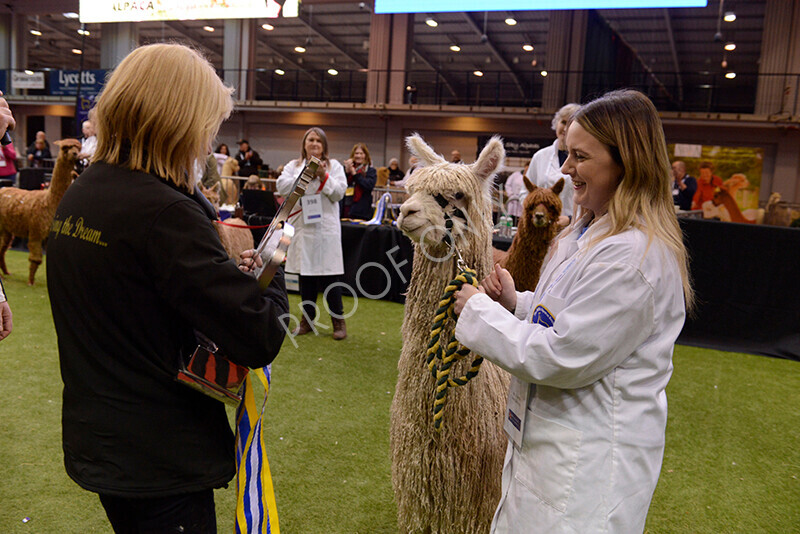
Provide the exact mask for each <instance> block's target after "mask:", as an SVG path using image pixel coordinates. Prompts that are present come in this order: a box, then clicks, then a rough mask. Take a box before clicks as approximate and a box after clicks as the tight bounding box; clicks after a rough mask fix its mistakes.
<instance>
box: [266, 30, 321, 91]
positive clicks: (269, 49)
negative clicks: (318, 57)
mask: <svg viewBox="0 0 800 534" xmlns="http://www.w3.org/2000/svg"><path fill="white" fill-rule="evenodd" d="M258 44H261V46H263V47H264V48H266V49H267V52H269V53H270V54H273V55H275V56H277V57H279V58H281V59H282V60H283V61H284V62H285V63H287V64H288V65H290V66H291V67H292V68H293V69H294V70H299V71H301V72H303V73H304V74H306V75H307V76H308V77H309V78H311V79H312V80H313V81H315V82H317V83H319V80H317V78H316V77H315V76H314V75H313V74H312V73H311V71H309V70H308V69H306V68H305V67H303V66H302V65H300V64H299V63H297V62H295V61H294V60H293V59H292V58H290V57H289V56H287V55H285V54H283V53H281V52H279V51H278V50H276V49H275V48H273V47H271V46H270V45H268V44H267V43H266V42H265V41H264V39H263V38H261V37H256V45H258Z"/></svg>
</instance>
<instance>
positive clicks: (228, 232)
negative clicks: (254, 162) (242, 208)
mask: <svg viewBox="0 0 800 534" xmlns="http://www.w3.org/2000/svg"><path fill="white" fill-rule="evenodd" d="M231 159H232V158H231ZM198 187H199V188H200V192H201V193H203V195H205V197H206V198H207V199H208V201H209V202H211V205H212V206H214V209H216V210H217V213H219V183H216V184H214V185H213V187H211V188H209V189H206V188H205V187H203V186H202V184H198ZM230 225H236V226H230ZM237 226H247V223H246V222H245V221H243V220H242V219H237V218H235V217H231V218H229V219H225V222H224V223H223V222H221V221H219V220H217V221H214V229H216V231H217V234H218V235H219V240H220V241H221V242H222V246H223V247H225V252H227V253H228V256H230V257H231V258H233V260H234V261H235V262H236V263H237V264H238V263H239V260H241V254H242V252H244V251H245V250H250V249H252V248H253V243H254V241H253V232H251V231H250V229H249V228H237Z"/></svg>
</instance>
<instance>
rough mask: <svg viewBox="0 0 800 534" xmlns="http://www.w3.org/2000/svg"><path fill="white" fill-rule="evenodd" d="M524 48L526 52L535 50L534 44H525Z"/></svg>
mask: <svg viewBox="0 0 800 534" xmlns="http://www.w3.org/2000/svg"><path fill="white" fill-rule="evenodd" d="M522 49H523V50H525V51H526V52H533V45H530V44H524V45H522Z"/></svg>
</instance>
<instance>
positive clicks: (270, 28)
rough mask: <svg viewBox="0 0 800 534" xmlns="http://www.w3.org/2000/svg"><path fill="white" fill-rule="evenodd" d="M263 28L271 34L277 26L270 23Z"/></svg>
mask: <svg viewBox="0 0 800 534" xmlns="http://www.w3.org/2000/svg"><path fill="white" fill-rule="evenodd" d="M261 27H262V28H264V29H265V30H267V31H268V32H271V31H272V30H274V29H275V26H273V25H272V24H269V23H267V24H262V25H261Z"/></svg>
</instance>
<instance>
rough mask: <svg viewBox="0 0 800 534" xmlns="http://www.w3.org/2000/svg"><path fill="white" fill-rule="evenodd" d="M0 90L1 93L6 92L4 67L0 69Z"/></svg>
mask: <svg viewBox="0 0 800 534" xmlns="http://www.w3.org/2000/svg"><path fill="white" fill-rule="evenodd" d="M0 91H3V93H7V92H8V91H7V90H6V71H5V69H0Z"/></svg>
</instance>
